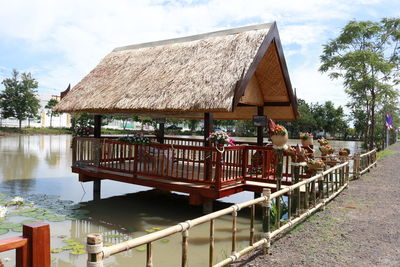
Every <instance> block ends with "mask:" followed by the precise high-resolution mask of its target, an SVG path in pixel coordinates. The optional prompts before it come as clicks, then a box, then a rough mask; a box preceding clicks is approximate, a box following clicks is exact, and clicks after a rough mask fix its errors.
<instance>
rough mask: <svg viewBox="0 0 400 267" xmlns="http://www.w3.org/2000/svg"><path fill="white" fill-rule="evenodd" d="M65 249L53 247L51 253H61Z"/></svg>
mask: <svg viewBox="0 0 400 267" xmlns="http://www.w3.org/2000/svg"><path fill="white" fill-rule="evenodd" d="M63 251H64V250H63V249H62V248H52V249H50V252H51V253H60V252H63Z"/></svg>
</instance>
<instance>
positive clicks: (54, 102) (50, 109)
mask: <svg viewBox="0 0 400 267" xmlns="http://www.w3.org/2000/svg"><path fill="white" fill-rule="evenodd" d="M57 104H58V100H57V99H54V98H52V99H50V100H49V102H47V104H46V106H45V107H44V108H46V109H47V115H49V116H50V128H51V127H52V124H53V116H58V115H60V113H59V112H57V111H54V110H53V108H54V107H55V106H56V105H57Z"/></svg>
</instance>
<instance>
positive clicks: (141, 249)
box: [135, 246, 146, 252]
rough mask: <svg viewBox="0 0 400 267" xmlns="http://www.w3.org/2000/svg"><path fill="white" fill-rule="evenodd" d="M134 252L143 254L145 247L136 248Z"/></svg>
mask: <svg viewBox="0 0 400 267" xmlns="http://www.w3.org/2000/svg"><path fill="white" fill-rule="evenodd" d="M135 250H137V251H139V252H144V251H146V246H140V247H136V248H135Z"/></svg>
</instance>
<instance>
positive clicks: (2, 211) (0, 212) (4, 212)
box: [0, 207, 8, 218]
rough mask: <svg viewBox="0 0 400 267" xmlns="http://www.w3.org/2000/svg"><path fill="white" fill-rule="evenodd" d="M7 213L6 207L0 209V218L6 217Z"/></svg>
mask: <svg viewBox="0 0 400 267" xmlns="http://www.w3.org/2000/svg"><path fill="white" fill-rule="evenodd" d="M7 212H8V208H7V207H0V218H4V217H6V215H7Z"/></svg>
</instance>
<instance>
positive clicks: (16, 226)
mask: <svg viewBox="0 0 400 267" xmlns="http://www.w3.org/2000/svg"><path fill="white" fill-rule="evenodd" d="M11 230H13V232H22V224H17V225H15V226H14V227H13V228H11Z"/></svg>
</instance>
